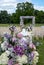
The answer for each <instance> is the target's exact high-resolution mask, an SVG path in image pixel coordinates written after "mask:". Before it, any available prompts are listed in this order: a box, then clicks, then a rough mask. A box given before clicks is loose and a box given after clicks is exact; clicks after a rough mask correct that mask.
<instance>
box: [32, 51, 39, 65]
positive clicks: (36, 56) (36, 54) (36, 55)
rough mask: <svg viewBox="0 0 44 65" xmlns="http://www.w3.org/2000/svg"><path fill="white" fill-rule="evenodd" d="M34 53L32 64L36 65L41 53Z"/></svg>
mask: <svg viewBox="0 0 44 65" xmlns="http://www.w3.org/2000/svg"><path fill="white" fill-rule="evenodd" d="M33 53H34V57H33V59H32V64H36V63H37V62H38V59H39V53H38V52H37V51H33Z"/></svg>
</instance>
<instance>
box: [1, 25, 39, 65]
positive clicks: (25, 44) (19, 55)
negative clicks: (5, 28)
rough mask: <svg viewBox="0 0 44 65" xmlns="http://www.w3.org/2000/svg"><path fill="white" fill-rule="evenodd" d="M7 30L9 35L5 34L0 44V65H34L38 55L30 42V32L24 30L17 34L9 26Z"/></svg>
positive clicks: (14, 28) (15, 30) (14, 29)
mask: <svg viewBox="0 0 44 65" xmlns="http://www.w3.org/2000/svg"><path fill="white" fill-rule="evenodd" d="M9 30H10V31H11V33H10V34H9V33H5V34H4V38H3V39H4V40H3V42H2V43H1V54H0V64H7V65H23V64H31V65H36V63H37V62H38V59H39V53H38V52H37V51H36V46H35V45H34V43H33V42H32V32H28V31H27V30H26V29H25V28H23V29H22V30H21V31H20V32H18V31H17V29H16V27H15V26H11V27H10V28H9ZM14 33H15V36H14Z"/></svg>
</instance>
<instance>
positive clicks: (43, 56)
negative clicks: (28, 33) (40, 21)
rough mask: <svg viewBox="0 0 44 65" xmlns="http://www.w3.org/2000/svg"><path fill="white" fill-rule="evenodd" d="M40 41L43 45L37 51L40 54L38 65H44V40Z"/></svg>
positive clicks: (40, 39)
mask: <svg viewBox="0 0 44 65" xmlns="http://www.w3.org/2000/svg"><path fill="white" fill-rule="evenodd" d="M36 41H37V40H36ZM38 41H39V42H40V43H41V44H40V45H39V46H38V47H37V51H38V53H39V62H38V64H37V65H44V39H42V38H39V39H38Z"/></svg>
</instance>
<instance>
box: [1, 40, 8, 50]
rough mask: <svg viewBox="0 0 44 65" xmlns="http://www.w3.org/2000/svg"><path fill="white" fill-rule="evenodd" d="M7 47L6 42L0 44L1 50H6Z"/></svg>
mask: <svg viewBox="0 0 44 65" xmlns="http://www.w3.org/2000/svg"><path fill="white" fill-rule="evenodd" d="M7 45H8V42H7V41H4V42H3V43H2V44H1V48H2V50H6V49H7Z"/></svg>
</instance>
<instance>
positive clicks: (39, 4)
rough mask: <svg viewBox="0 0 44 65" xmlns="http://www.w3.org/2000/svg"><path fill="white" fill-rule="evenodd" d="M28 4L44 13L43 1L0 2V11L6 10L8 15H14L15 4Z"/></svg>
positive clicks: (18, 0) (1, 0)
mask: <svg viewBox="0 0 44 65" xmlns="http://www.w3.org/2000/svg"><path fill="white" fill-rule="evenodd" d="M26 1H27V2H30V3H32V4H33V5H34V8H35V9H37V10H43V11H44V0H0V10H7V11H8V13H14V12H15V10H16V6H17V3H22V2H26Z"/></svg>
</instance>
